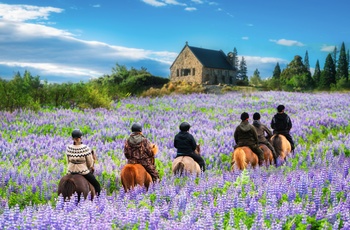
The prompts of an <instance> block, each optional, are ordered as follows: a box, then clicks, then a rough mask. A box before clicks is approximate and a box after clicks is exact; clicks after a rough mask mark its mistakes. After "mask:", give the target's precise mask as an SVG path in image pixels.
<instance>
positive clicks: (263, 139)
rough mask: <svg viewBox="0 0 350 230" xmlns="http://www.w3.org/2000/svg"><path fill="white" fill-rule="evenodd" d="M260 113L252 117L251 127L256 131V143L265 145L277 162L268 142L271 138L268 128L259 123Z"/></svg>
mask: <svg viewBox="0 0 350 230" xmlns="http://www.w3.org/2000/svg"><path fill="white" fill-rule="evenodd" d="M260 118H261V116H260V113H254V115H253V126H254V128H255V130H256V133H257V134H258V141H259V143H261V144H264V145H266V146H267V147H268V148H269V149H270V150H271V152H272V154H273V158H274V161H275V162H276V160H277V154H276V151H275V148H274V147H273V146H272V145H271V143H270V142H269V141H268V139H270V138H271V137H272V135H273V134H272V132H271V130H270V129H269V128H267V126H266V125H264V124H262V123H261V122H260Z"/></svg>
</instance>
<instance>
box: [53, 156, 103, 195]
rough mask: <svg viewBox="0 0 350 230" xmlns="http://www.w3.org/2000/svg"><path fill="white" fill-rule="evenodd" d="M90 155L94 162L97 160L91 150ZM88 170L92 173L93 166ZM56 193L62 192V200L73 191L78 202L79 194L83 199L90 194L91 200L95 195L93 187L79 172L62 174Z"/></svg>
mask: <svg viewBox="0 0 350 230" xmlns="http://www.w3.org/2000/svg"><path fill="white" fill-rule="evenodd" d="M91 153H92V157H93V159H94V162H95V161H96V160H97V157H96V154H95V152H94V151H93V150H92V151H91ZM90 171H91V172H92V173H93V172H94V168H93V167H92V168H91V169H90ZM57 193H58V195H60V194H62V196H63V198H64V200H67V199H70V198H71V197H72V195H73V194H74V193H77V194H78V202H79V201H80V197H81V194H83V196H84V199H86V198H87V196H88V194H89V193H90V194H91V200H93V199H94V197H95V196H96V191H95V188H94V186H93V185H92V184H90V183H89V181H88V180H86V179H85V177H84V176H82V175H80V174H67V175H65V176H63V177H62V178H61V180H60V182H59V184H58V191H57Z"/></svg>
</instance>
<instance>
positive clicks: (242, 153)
mask: <svg viewBox="0 0 350 230" xmlns="http://www.w3.org/2000/svg"><path fill="white" fill-rule="evenodd" d="M259 148H260V149H261V150H262V151H263V152H264V162H265V164H266V165H267V166H268V165H271V164H273V155H272V151H271V150H270V149H269V148H268V147H267V146H266V145H264V144H260V145H259ZM258 163H259V159H258V156H257V155H256V154H255V153H254V152H253V151H252V150H251V149H250V148H249V147H247V146H243V147H238V148H236V149H235V150H234V151H233V153H232V161H231V167H232V171H234V169H235V167H237V168H238V169H239V170H243V169H246V168H247V167H248V165H249V164H250V165H251V166H252V167H253V168H255V167H256V166H257V165H258Z"/></svg>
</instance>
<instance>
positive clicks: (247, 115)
mask: <svg viewBox="0 0 350 230" xmlns="http://www.w3.org/2000/svg"><path fill="white" fill-rule="evenodd" d="M248 118H249V114H248V113H246V112H243V113H242V114H241V120H242V121H245V120H247V119H248Z"/></svg>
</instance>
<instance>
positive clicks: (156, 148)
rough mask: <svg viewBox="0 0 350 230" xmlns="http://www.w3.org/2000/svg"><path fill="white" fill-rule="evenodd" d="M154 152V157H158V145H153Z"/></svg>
mask: <svg viewBox="0 0 350 230" xmlns="http://www.w3.org/2000/svg"><path fill="white" fill-rule="evenodd" d="M152 152H153V155H156V154H157V152H158V146H157V145H156V144H152Z"/></svg>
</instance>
